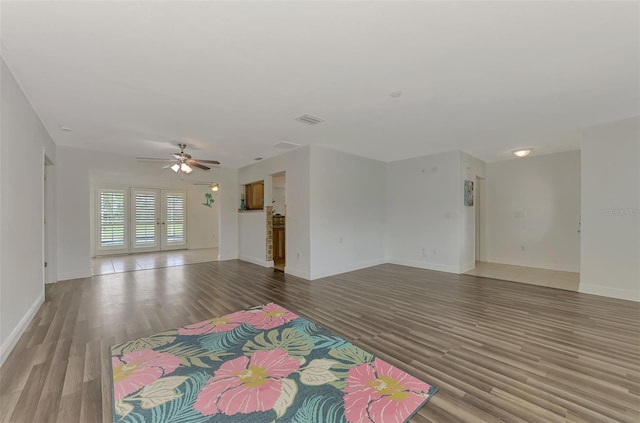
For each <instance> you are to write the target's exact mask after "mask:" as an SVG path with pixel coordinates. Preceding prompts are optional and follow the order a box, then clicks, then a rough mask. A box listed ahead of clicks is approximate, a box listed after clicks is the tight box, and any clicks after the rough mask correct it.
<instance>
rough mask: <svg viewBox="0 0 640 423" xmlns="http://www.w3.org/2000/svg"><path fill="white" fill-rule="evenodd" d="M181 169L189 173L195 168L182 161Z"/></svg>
mask: <svg viewBox="0 0 640 423" xmlns="http://www.w3.org/2000/svg"><path fill="white" fill-rule="evenodd" d="M180 170H181V171H182V172H184V173H187V174H188V173H191V172H193V169H192V168H191V166H189V165H188V164H186V163H182V164H181V165H180Z"/></svg>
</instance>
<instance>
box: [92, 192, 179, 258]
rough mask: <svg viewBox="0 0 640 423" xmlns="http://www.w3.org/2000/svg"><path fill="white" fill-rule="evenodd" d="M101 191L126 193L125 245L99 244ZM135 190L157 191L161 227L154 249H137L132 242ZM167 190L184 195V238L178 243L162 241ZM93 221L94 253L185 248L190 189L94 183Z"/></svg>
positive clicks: (97, 254) (124, 252)
mask: <svg viewBox="0 0 640 423" xmlns="http://www.w3.org/2000/svg"><path fill="white" fill-rule="evenodd" d="M103 191H112V192H123V193H124V194H125V205H124V209H125V210H124V212H125V225H124V226H125V229H124V231H125V236H124V238H125V246H124V247H102V246H100V228H101V225H100V193H101V192H103ZM135 191H147V192H152V191H153V192H157V193H158V200H159V201H158V206H157V210H158V215H157V216H156V217H159V219H160V223H161V224H160V225H159V226H160V231H159V237H158V244H157V245H158V248H157V249H147V248H144V247H143V248H144V249H137V248H134V245H135V242H134V237H135V233H133V230H134V229H135V223H134V222H133V219H135V212H134V207H135V204H134V201H133V193H134V192H135ZM166 194H180V195H183V196H184V241H183V242H180V243H171V244H168V243H166V242H164V241H165V239H164V237H165V235H166V224H165V222H166V215H165V213H166V207H164V202H165V199H166ZM93 197H94V213H93V215H94V223H93V226H94V228H93V233H94V237H95V244H94V245H95V256H96V257H98V256H108V255H119V254H134V253H142V252H153V251H169V250H186V249H188V248H189V243H188V232H189V231H188V226H189V217H188V216H189V204H188V203H189V192H188V191H187V190H179V189H160V188H144V187H131V186H123V185H102V184H101V185H96V186H94V196H93Z"/></svg>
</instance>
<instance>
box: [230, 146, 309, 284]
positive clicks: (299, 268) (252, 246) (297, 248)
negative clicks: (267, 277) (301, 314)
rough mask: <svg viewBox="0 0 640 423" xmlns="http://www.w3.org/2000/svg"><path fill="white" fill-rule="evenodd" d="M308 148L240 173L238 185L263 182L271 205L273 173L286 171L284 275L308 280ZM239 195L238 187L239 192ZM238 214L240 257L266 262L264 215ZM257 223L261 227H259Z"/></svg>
mask: <svg viewBox="0 0 640 423" xmlns="http://www.w3.org/2000/svg"><path fill="white" fill-rule="evenodd" d="M309 155H310V148H309V147H299V148H297V149H295V150H293V151H290V152H288V153H286V154H282V155H280V156H276V157H272V158H269V159H265V160H262V161H259V162H257V163H254V164H252V165H249V166H246V167H243V168H241V169H239V170H238V185H244V184H248V183H251V182H255V181H260V180H264V196H265V198H264V203H265V204H271V185H272V181H271V177H270V175H273V174H274V173H280V172H286V181H287V182H286V185H287V220H286V230H285V245H286V267H285V272H286V273H290V274H293V275H295V276H299V277H302V278H305V279H309V278H310V275H311V262H310V221H309V201H310V200H309V198H310V197H309V189H310V182H309V178H310V171H309ZM238 192H239V188H237V190H236V193H238ZM239 207H240V200H239V197H238V200H237V202H236V206H235V209H236V211H235V213H236V215H238V216H239V220H238V234H239V242H240V256H241V257H243V258H244V259H245V260H247V261H251V262H253V263H261V264H263V265H270V264H269V263H267V262H266V244H265V238H266V216H265V213H264V212H245V213H238V212H237V209H238V208H239ZM257 221H261V222H262V224H261V225H260V228H258V224H257V223H256V222H257Z"/></svg>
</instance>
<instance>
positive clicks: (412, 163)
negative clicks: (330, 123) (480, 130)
mask: <svg viewBox="0 0 640 423" xmlns="http://www.w3.org/2000/svg"><path fill="white" fill-rule="evenodd" d="M461 164H462V153H461V152H460V151H452V152H448V153H440V154H433V155H430V156H424V157H418V158H413V159H407V160H399V161H396V162H391V163H387V187H386V191H387V195H386V197H387V201H386V203H387V210H386V213H387V234H388V241H387V247H388V257H389V261H390V262H391V263H395V264H403V265H407V266H414V267H421V268H425V269H433V270H440V271H445V272H452V273H460V271H461V270H462V267H461V262H460V260H461V253H460V251H461V247H460V244H461V239H462V232H461V216H460V214H461V204H462V194H463V186H462V170H461ZM381 194H382V193H381ZM381 203H382V204H381V207H383V204H384V200H382V201H381Z"/></svg>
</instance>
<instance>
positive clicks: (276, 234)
mask: <svg viewBox="0 0 640 423" xmlns="http://www.w3.org/2000/svg"><path fill="white" fill-rule="evenodd" d="M271 205H272V206H273V268H274V269H275V270H278V271H280V272H284V268H285V265H286V214H287V176H286V173H285V172H280V173H275V174H273V175H271Z"/></svg>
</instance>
